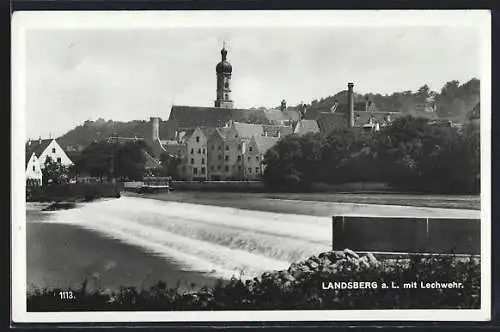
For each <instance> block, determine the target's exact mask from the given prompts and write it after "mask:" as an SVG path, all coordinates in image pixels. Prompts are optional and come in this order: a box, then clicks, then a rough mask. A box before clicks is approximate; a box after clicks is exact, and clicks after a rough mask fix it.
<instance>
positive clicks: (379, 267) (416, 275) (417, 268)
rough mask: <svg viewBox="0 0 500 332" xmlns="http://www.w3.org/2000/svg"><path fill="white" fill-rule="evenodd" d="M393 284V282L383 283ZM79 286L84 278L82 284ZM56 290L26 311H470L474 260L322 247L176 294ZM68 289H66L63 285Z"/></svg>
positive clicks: (36, 297) (474, 296)
mask: <svg viewBox="0 0 500 332" xmlns="http://www.w3.org/2000/svg"><path fill="white" fill-rule="evenodd" d="M330 281H331V282H335V281H337V282H376V283H377V286H378V287H377V288H376V289H363V290H360V289H356V290H355V289H342V290H332V289H323V284H325V283H326V284H328V282H330ZM413 281H416V282H417V283H418V284H420V282H421V281H424V282H434V281H437V282H446V283H448V282H453V281H454V282H456V283H462V285H463V287H462V288H444V289H443V288H432V289H431V288H429V289H427V288H426V289H419V288H403V283H404V282H413ZM392 282H395V283H396V284H398V285H399V286H400V288H397V289H396V288H390V287H389V288H383V286H382V284H383V283H386V284H387V285H388V286H390V285H392V284H391V283H392ZM84 285H85V283H84ZM59 291H60V290H58V289H55V290H48V289H44V290H35V291H32V292H30V293H29V294H28V311H58V310H63V311H71V310H277V309H278V310H292V309H302V310H336V309H424V308H427V309H477V308H479V307H480V262H479V259H476V258H473V257H468V258H459V257H456V256H453V255H448V256H422V255H416V256H412V257H411V258H400V259H386V260H381V261H379V260H377V259H376V258H375V257H374V256H373V255H372V254H367V255H366V256H364V257H360V256H359V255H358V254H356V253H355V252H352V251H350V250H348V249H346V250H344V252H325V253H321V254H320V255H318V256H313V257H310V258H309V259H307V260H305V261H302V262H298V263H293V264H291V265H290V267H289V268H288V270H284V271H274V272H267V273H264V274H262V275H261V276H260V277H258V278H254V279H251V280H242V279H238V278H233V279H231V280H229V281H228V282H222V281H219V283H218V284H216V285H215V286H214V287H213V288H207V287H203V288H201V289H200V290H198V291H193V292H188V293H182V294H181V293H180V292H179V291H178V287H177V288H176V287H173V288H168V287H167V285H166V284H165V283H163V282H160V283H158V284H157V285H155V286H153V287H151V288H150V289H148V290H137V289H136V288H133V287H122V288H120V289H119V290H118V291H116V292H109V291H108V292H103V291H99V290H97V291H92V292H87V291H86V287H85V286H83V287H81V289H79V290H74V291H73V294H74V295H75V296H76V298H77V299H78V300H75V301H68V300H60V299H59V296H58V295H57V294H58V293H59ZM65 291H67V289H66V290H65Z"/></svg>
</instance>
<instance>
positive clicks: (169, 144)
mask: <svg viewBox="0 0 500 332" xmlns="http://www.w3.org/2000/svg"><path fill="white" fill-rule="evenodd" d="M215 71H216V79H217V81H216V82H217V94H216V100H215V101H214V106H213V107H199V106H184V105H173V106H172V108H171V110H170V114H169V117H168V119H167V120H166V121H162V119H161V118H159V117H151V118H150V121H149V123H148V122H147V121H144V122H141V125H140V126H139V127H138V128H136V129H135V130H134V133H133V134H132V136H131V137H119V136H118V135H119V133H117V134H116V135H117V136H116V137H113V136H112V137H109V139H108V141H109V142H123V141H127V140H137V139H140V140H143V141H144V142H145V143H146V144H147V145H149V146H150V147H151V149H152V151H153V155H152V156H149V155H148V156H147V157H148V158H146V159H147V160H149V161H150V162H149V164H151V165H150V166H148V167H149V168H155V167H161V165H160V164H159V160H160V159H162V156H164V155H165V154H166V155H168V156H170V157H171V158H178V160H179V161H180V163H179V165H178V169H177V173H178V175H179V178H180V179H181V180H189V181H203V180H211V181H219V180H224V181H227V180H257V179H259V178H260V177H261V175H262V174H263V172H264V164H263V158H264V155H265V153H266V152H267V150H269V149H270V148H271V147H272V146H274V145H275V144H276V143H277V142H278V141H279V140H280V139H281V138H283V137H285V136H287V135H291V134H296V135H304V134H307V133H321V134H322V135H327V134H328V133H330V132H332V131H333V130H336V129H341V128H359V129H360V130H371V131H377V130H379V129H380V128H382V127H384V126H387V125H389V124H390V123H391V122H392V121H393V120H394V119H396V118H398V117H400V116H402V115H403V114H402V113H400V112H399V111H398V110H380V109H378V108H377V106H376V105H375V104H374V103H373V102H372V101H370V100H368V99H366V98H364V97H363V96H361V95H358V94H356V93H354V84H353V83H348V84H347V89H346V90H344V91H342V93H341V94H340V95H341V97H339V98H338V100H335V101H334V104H332V105H328V106H326V105H325V106H324V107H321V108H318V107H314V108H312V107H311V109H308V108H307V107H306V106H305V105H299V106H297V107H287V105H286V101H285V100H283V101H282V102H281V105H280V106H279V107H276V108H273V109H264V108H258V109H255V108H251V109H241V108H234V107H233V100H232V98H231V94H232V87H231V76H232V72H233V68H232V65H231V64H230V63H229V62H228V60H227V50H226V48H225V47H223V48H222V50H221V61H220V62H219V63H218V64H217V65H216V67H215ZM421 106H422V105H421ZM416 112H417V113H418V114H413V115H415V116H420V117H425V118H427V119H429V120H431V121H440V119H439V117H438V116H437V114H436V112H435V105H434V102H433V101H432V100H431V101H429V102H428V101H425V102H424V103H423V107H421V109H420V110H416ZM477 113H478V112H477ZM478 114H479V113H478ZM441 120H442V119H441ZM128 135H130V133H128ZM42 141H43V142H42ZM38 143H39V144H38ZM38 143H36V142H31V141H30V142H28V144H27V145H26V167H27V168H26V177H27V181H28V180H29V179H33V181H36V182H37V183H41V182H42V181H41V169H42V168H43V164H44V159H45V156H46V155H47V152H45V150H47V149H48V150H47V151H52V150H54V149H55V150H56V151H57V153H56V154H54V158H56V160H60V161H61V162H62V163H65V164H67V165H69V164H71V163H72V162H71V160H69V158H68V157H67V156H66V155H63V154H62V153H63V152H64V151H62V149H61V148H60V147H58V146H55V145H57V142H56V141H55V140H40V141H39V142H38ZM31 144H33V145H31ZM30 145H31V146H30ZM49 145H50V146H49ZM64 148H65V149H66V152H68V154H69V153H70V152H71V151H74V148H75V147H73V146H66V147H64ZM82 148H84V147H81V146H78V149H77V150H79V151H81V149H82ZM61 151H62V153H61Z"/></svg>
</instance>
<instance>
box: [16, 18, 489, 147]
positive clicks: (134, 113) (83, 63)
mask: <svg viewBox="0 0 500 332" xmlns="http://www.w3.org/2000/svg"><path fill="white" fill-rule="evenodd" d="M223 41H225V42H226V45H227V49H228V56H227V58H228V61H229V62H230V63H231V64H232V67H233V74H232V91H233V92H232V99H233V100H234V107H237V108H249V107H259V106H265V107H275V106H278V105H279V103H280V101H281V100H282V99H285V100H286V101H287V103H288V105H296V104H297V103H300V102H306V103H309V102H311V101H312V100H314V99H320V98H322V97H327V96H329V95H333V94H335V93H337V92H339V91H341V90H344V89H345V88H346V86H347V82H353V83H354V89H355V91H356V92H358V93H368V92H372V93H382V94H385V93H387V94H390V93H392V92H395V91H405V90H412V91H415V90H417V89H418V88H419V87H420V86H422V85H424V84H428V85H429V86H430V88H431V89H433V90H440V88H441V87H442V86H443V84H444V83H445V82H447V81H450V80H458V81H460V82H461V83H463V82H466V81H468V80H469V79H471V78H473V77H477V78H480V75H479V74H480V58H479V48H480V41H479V36H478V30H477V29H476V28H473V27H418V26H416V27H350V28H348V29H346V28H343V27H302V28H297V27H295V28H294V27H277V28H272V27H265V28H255V27H251V28H244V27H239V28H231V29H229V28H217V27H216V28H189V27H186V28H165V29H130V30H123V29H121V30H112V29H100V30H99V29H91V30H89V29H65V30H63V29H57V30H47V29H46V30H42V29H37V30H29V31H28V32H27V34H26V63H25V70H26V117H25V118H26V136H27V138H28V137H29V138H38V137H42V138H43V137H49V136H51V137H58V136H60V135H62V134H64V133H65V132H67V131H69V130H71V129H72V128H74V127H75V126H77V125H79V124H82V123H83V122H84V121H86V120H96V119H98V118H104V119H106V120H108V119H112V120H115V121H130V120H147V119H149V117H150V116H159V117H161V118H162V119H165V120H166V119H167V118H168V115H169V112H170V108H171V106H172V104H177V105H192V106H213V103H214V99H215V93H216V73H215V66H216V64H217V63H218V62H219V61H220V58H221V54H220V50H221V47H222V43H223Z"/></svg>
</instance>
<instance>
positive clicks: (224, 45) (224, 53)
mask: <svg viewBox="0 0 500 332" xmlns="http://www.w3.org/2000/svg"><path fill="white" fill-rule="evenodd" d="M220 54H221V55H222V61H226V55H227V50H226V41H225V40H224V41H223V42H222V50H220Z"/></svg>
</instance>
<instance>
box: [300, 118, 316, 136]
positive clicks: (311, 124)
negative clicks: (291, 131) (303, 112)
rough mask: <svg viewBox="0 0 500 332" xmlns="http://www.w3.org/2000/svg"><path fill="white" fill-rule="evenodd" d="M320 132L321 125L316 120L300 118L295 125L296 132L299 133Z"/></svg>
mask: <svg viewBox="0 0 500 332" xmlns="http://www.w3.org/2000/svg"><path fill="white" fill-rule="evenodd" d="M319 132H320V130H319V126H318V122H317V121H316V120H300V121H299V122H298V123H297V126H296V127H295V133H296V134H298V135H304V134H307V133H319Z"/></svg>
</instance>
